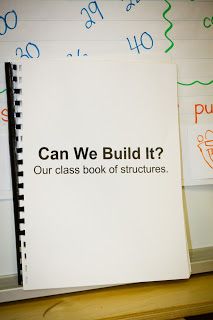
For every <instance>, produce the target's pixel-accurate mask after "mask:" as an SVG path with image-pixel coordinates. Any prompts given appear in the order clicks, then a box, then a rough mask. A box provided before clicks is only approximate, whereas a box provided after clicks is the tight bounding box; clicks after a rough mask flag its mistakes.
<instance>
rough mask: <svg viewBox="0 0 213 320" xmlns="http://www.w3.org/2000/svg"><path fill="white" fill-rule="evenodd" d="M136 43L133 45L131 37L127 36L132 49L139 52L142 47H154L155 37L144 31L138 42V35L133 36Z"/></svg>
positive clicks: (147, 48)
mask: <svg viewBox="0 0 213 320" xmlns="http://www.w3.org/2000/svg"><path fill="white" fill-rule="evenodd" d="M133 39H134V42H135V45H134V46H132V44H131V42H130V40H129V38H127V41H128V43H129V48H130V50H135V49H137V52H138V53H140V47H142V48H143V49H146V50H149V49H151V48H152V47H153V39H152V36H151V35H150V34H149V33H148V32H143V33H142V34H141V36H140V40H139V42H138V40H137V38H136V36H134V37H133Z"/></svg>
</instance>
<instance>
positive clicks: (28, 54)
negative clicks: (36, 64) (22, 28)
mask: <svg viewBox="0 0 213 320" xmlns="http://www.w3.org/2000/svg"><path fill="white" fill-rule="evenodd" d="M32 49H33V50H34V53H35V55H34V54H33V52H32ZM19 52H20V58H24V57H25V58H28V59H29V58H39V57H40V51H39V48H38V47H37V45H36V44H34V43H32V42H28V44H27V45H26V47H25V52H26V53H24V51H23V49H22V48H20V47H18V48H17V49H16V56H18V55H19Z"/></svg>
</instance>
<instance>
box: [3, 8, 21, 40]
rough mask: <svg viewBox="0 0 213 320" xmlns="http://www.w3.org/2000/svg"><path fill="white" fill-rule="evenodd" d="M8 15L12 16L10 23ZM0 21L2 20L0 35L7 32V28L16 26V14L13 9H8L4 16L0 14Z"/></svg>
mask: <svg viewBox="0 0 213 320" xmlns="http://www.w3.org/2000/svg"><path fill="white" fill-rule="evenodd" d="M10 16H13V17H14V21H13V20H12V23H10V22H11V21H10V20H9V17H10ZM0 21H3V26H4V27H3V28H4V30H3V31H2V32H0V35H1V36H3V35H5V33H6V32H7V29H10V30H12V29H15V28H16V26H17V21H18V18H17V14H16V12H15V11H14V10H12V11H8V12H7V13H6V14H5V15H4V16H0Z"/></svg>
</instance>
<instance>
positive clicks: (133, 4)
mask: <svg viewBox="0 0 213 320" xmlns="http://www.w3.org/2000/svg"><path fill="white" fill-rule="evenodd" d="M133 1H134V0H130V2H129V4H128V5H127V6H126V11H130V10H131V9H132V7H134V6H135V3H133ZM140 1H141V0H135V2H136V3H138V2H140Z"/></svg>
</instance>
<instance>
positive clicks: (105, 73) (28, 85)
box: [20, 60, 190, 289]
mask: <svg viewBox="0 0 213 320" xmlns="http://www.w3.org/2000/svg"><path fill="white" fill-rule="evenodd" d="M32 74H33V78H32ZM41 74H42V75H43V76H42V78H41V76H40V75H41ZM21 75H22V92H23V94H22V100H23V109H22V112H23V131H22V134H23V144H22V143H21V145H20V147H23V166H21V168H20V170H22V169H23V172H24V176H23V178H22V177H20V179H21V180H20V181H21V182H23V183H24V189H23V192H24V201H23V202H22V204H21V206H24V212H23V214H22V215H23V217H24V220H25V223H24V225H23V229H24V230H25V236H23V237H22V256H23V270H24V271H23V272H24V288H25V289H39V288H40V289H41V288H57V287H67V286H68V287H69V286H87V285H106V284H119V283H120V284H121V283H129V282H130V283H132V282H141V281H154V280H165V279H177V278H187V277H188V276H189V273H190V270H189V264H188V251H187V246H186V236H185V226H184V217H183V204H182V190H181V189H182V188H181V171H180V170H181V168H180V148H179V130H178V116H177V114H178V109H177V76H176V66H175V65H171V64H142V63H141V62H128V61H120V62H118V61H115V62H112V61H89V60H87V61H86V60H79V61H76V60H75V61H74V60H73V61H72V62H69V61H66V62H62V61H60V62H58V63H57V62H52V63H47V62H43V63H42V62H40V63H39V61H36V62H35V63H31V64H30V63H26V64H23V65H22V73H21ZM85 75H89V79H88V77H87V76H85ZM50 79H57V80H56V81H50ZM132 79H134V81H132ZM121 83H122V84H121ZM167 90H168V92H167ZM33 92H36V95H35V97H34V99H32V94H33ZM150 92H152V93H153V94H152V96H150ZM165 92H167V98H166V99H165ZM41 114H42V117H41V116H40V115H41ZM58 123H60V124H59V125H58ZM174 150H175V153H176V157H175V158H174ZM24 243H26V245H24ZM156 248H157V251H156ZM24 257H25V258H24Z"/></svg>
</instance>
